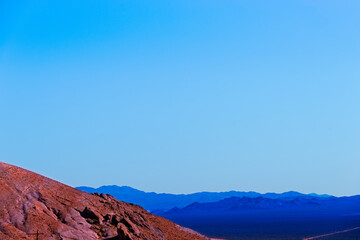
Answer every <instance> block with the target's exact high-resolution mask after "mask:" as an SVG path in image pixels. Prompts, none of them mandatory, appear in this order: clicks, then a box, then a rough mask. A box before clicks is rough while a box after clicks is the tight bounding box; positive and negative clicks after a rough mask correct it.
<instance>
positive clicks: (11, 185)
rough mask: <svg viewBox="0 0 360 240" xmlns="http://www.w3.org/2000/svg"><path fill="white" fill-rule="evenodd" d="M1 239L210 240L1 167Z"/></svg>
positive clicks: (131, 208)
mask: <svg viewBox="0 0 360 240" xmlns="http://www.w3.org/2000/svg"><path fill="white" fill-rule="evenodd" d="M0 239H2V240H7V239H43V240H45V239H46V240H75V239H76V240H95V239H108V240H110V239H112V240H115V239H124V240H135V239H154V240H155V239H171V240H177V239H179V240H180V239H181V240H186V239H189V240H196V239H206V238H205V237H204V236H202V235H200V234H197V233H196V232H194V231H192V230H190V229H186V228H183V227H181V226H179V225H177V224H175V223H173V222H171V221H169V220H167V219H165V218H162V217H159V216H155V215H152V214H150V213H148V212H147V211H145V210H144V209H143V208H141V207H140V206H137V205H133V204H128V203H125V202H121V201H118V200H116V199H115V198H114V197H112V196H110V195H105V194H101V195H99V194H96V193H95V194H89V193H85V192H82V191H80V190H77V189H74V188H72V187H69V186H66V185H64V184H61V183H59V182H56V181H54V180H51V179H49V178H46V177H44V176H41V175H38V174H36V173H33V172H30V171H27V170H24V169H22V168H19V167H15V166H12V165H9V164H5V163H1V162H0Z"/></svg>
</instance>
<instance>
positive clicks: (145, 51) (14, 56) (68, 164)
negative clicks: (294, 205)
mask: <svg viewBox="0 0 360 240" xmlns="http://www.w3.org/2000/svg"><path fill="white" fill-rule="evenodd" d="M359 11H360V2H358V1H352V0H349V1H335V0H330V1H325V0H320V1H310V0H294V1H286V0H277V1H271V2H270V1H265V0H262V1H260V0H252V1H249V0H244V1H233V0H222V1H220V0H206V1H205V0H198V1H189V0H174V1H170V2H169V1H165V0H160V1H143V0H136V1H130V0H124V1H114V0H105V1H95V0H88V1H84V0H79V1H70V0H65V1H60V0H54V1H45V0H39V1H28V0H22V1H7V0H6V1H1V3H0V109H1V111H0V112H1V114H0V126H1V127H0V161H4V162H6V163H9V164H13V165H17V166H20V167H22V168H26V169H29V170H31V171H34V172H37V173H40V174H43V175H45V176H47V177H50V178H53V179H56V180H58V181H61V182H63V183H65V184H68V185H70V186H74V187H76V186H97V187H98V186H102V185H127V186H131V187H134V188H137V189H140V190H143V191H150V192H152V191H154V192H168V193H192V192H201V191H211V192H219V191H230V190H236V191H256V192H261V193H265V192H287V191H297V192H301V193H318V194H330V195H335V196H348V195H358V194H360V186H359V184H357V183H359V182H360V174H359V169H360V161H359V159H360V148H359V144H360V111H359V109H360V81H359V79H360V69H359V66H360V58H359V56H360V31H359V30H358V29H360V15H359Z"/></svg>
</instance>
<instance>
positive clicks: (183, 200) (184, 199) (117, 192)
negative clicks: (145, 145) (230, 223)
mask: <svg viewBox="0 0 360 240" xmlns="http://www.w3.org/2000/svg"><path fill="white" fill-rule="evenodd" d="M77 189H79V190H82V191H84V192H88V193H95V192H97V193H105V194H111V195H112V196H114V197H115V198H116V199H118V200H121V201H125V202H130V203H134V204H138V205H140V206H142V207H144V208H145V209H147V210H149V211H156V212H158V211H168V210H170V209H173V208H184V207H186V206H188V205H190V204H193V203H209V202H217V201H221V200H224V199H227V198H233V197H237V198H243V197H246V198H251V199H255V198H259V197H262V198H266V199H279V198H281V199H283V200H293V199H296V198H300V197H301V198H304V199H312V198H329V197H332V196H330V195H326V194H324V195H318V194H315V193H312V194H303V193H299V192H294V191H290V192H284V193H265V194H261V193H257V192H240V191H229V192H198V193H192V194H169V193H155V192H144V191H140V190H137V189H134V188H131V187H127V186H116V185H112V186H102V187H99V188H91V187H77Z"/></svg>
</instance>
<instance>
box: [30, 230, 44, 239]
mask: <svg viewBox="0 0 360 240" xmlns="http://www.w3.org/2000/svg"><path fill="white" fill-rule="evenodd" d="M42 234H43V233H39V230H37V231H36V233H29V235H35V236H36V240H40V239H39V236H40V235H42Z"/></svg>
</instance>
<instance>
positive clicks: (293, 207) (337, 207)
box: [161, 196, 360, 216]
mask: <svg viewBox="0 0 360 240" xmlns="http://www.w3.org/2000/svg"><path fill="white" fill-rule="evenodd" d="M253 210H257V212H261V213H262V214H264V213H266V212H271V211H272V212H274V211H276V212H278V213H279V212H281V211H283V212H286V213H288V214H294V213H296V214H302V215H303V214H305V213H309V214H311V215H313V214H315V213H322V214H323V215H324V214H331V215H338V214H341V215H349V214H351V215H354V214H357V215H359V216H360V196H352V197H340V198H337V197H327V198H324V197H304V196H300V197H296V198H289V197H280V198H276V199H272V198H264V197H256V198H249V197H230V198H226V199H223V200H220V201H217V202H208V203H198V202H195V203H192V204H190V205H188V206H186V207H184V208H177V207H175V208H173V209H170V210H169V211H166V212H162V213H161V215H174V214H175V215H176V214H188V213H189V214H192V215H197V216H199V215H202V214H205V215H206V214H232V215H235V214H238V213H239V212H241V213H242V214H244V213H246V212H247V211H253ZM270 210H271V211H270Z"/></svg>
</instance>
